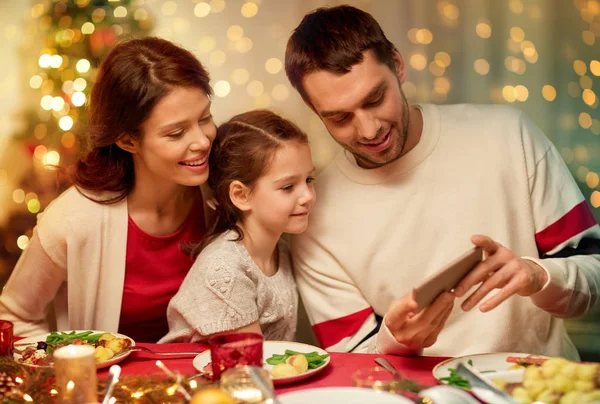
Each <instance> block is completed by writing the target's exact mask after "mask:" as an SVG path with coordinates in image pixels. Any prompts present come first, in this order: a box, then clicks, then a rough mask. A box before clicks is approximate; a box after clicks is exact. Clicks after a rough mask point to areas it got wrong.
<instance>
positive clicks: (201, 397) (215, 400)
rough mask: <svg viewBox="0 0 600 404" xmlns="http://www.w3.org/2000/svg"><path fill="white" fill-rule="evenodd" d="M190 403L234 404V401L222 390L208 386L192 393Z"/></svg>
mask: <svg viewBox="0 0 600 404" xmlns="http://www.w3.org/2000/svg"><path fill="white" fill-rule="evenodd" d="M190 404H235V401H233V399H232V398H231V397H230V396H229V394H227V393H225V392H224V391H223V390H221V389H217V388H214V387H209V388H206V389H203V390H200V391H199V392H197V393H196V394H194V395H193V396H192V400H191V401H190Z"/></svg>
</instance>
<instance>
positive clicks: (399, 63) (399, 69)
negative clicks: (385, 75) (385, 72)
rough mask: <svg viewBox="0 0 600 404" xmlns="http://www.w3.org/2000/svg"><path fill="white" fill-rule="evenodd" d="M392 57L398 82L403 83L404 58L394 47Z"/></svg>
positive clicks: (404, 77)
mask: <svg viewBox="0 0 600 404" xmlns="http://www.w3.org/2000/svg"><path fill="white" fill-rule="evenodd" d="M393 58H394V67H396V76H398V80H400V84H404V80H406V68H405V65H404V59H402V55H401V54H400V52H399V51H398V49H396V48H394V56H393Z"/></svg>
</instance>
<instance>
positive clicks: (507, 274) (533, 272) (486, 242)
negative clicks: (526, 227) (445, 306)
mask: <svg viewBox="0 0 600 404" xmlns="http://www.w3.org/2000/svg"><path fill="white" fill-rule="evenodd" d="M471 241H472V242H473V244H474V245H476V246H478V247H481V248H482V249H483V251H484V252H485V260H483V261H482V262H481V263H479V264H478V265H477V266H476V267H475V268H473V270H472V271H471V272H469V274H467V276H465V277H464V279H463V280H462V281H461V282H460V283H459V284H458V285H457V287H456V289H455V292H456V296H457V297H462V296H464V295H465V294H466V293H467V292H468V291H469V289H471V288H472V287H473V286H475V285H477V284H478V283H481V285H480V286H479V287H478V288H477V290H476V291H475V292H473V293H472V294H471V295H470V296H469V297H468V298H467V299H466V300H465V301H464V302H463V303H462V306H461V307H462V309H463V310H465V311H469V310H471V309H472V308H473V307H475V306H476V305H477V304H478V303H479V302H480V301H481V300H482V299H483V298H484V297H485V296H487V294H488V293H490V292H491V291H492V290H494V289H500V291H499V292H498V293H496V294H495V295H494V296H493V297H491V298H489V299H488V300H487V301H485V302H484V303H483V304H482V305H481V306H480V307H479V309H480V310H481V311H482V312H487V311H490V310H492V309H494V308H496V307H497V306H498V305H499V304H500V303H502V302H504V301H505V300H506V299H508V298H509V297H511V296H512V295H515V294H518V295H520V296H531V295H533V294H534V293H536V292H539V291H540V290H541V289H542V288H543V287H544V285H545V284H546V282H547V280H548V274H547V273H546V271H545V270H544V269H543V268H542V267H541V266H539V265H538V264H536V263H535V262H533V261H530V260H527V259H523V258H520V257H519V256H517V255H515V253H514V252H512V251H511V250H509V249H508V248H506V247H504V246H503V245H502V244H500V243H498V242H496V241H494V240H492V239H491V238H490V237H487V236H481V235H476V236H473V237H472V238H471Z"/></svg>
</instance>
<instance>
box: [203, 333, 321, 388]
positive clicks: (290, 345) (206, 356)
mask: <svg viewBox="0 0 600 404" xmlns="http://www.w3.org/2000/svg"><path fill="white" fill-rule="evenodd" d="M286 349H290V350H292V351H297V352H301V353H309V352H314V351H317V352H318V353H319V355H325V354H327V352H326V351H324V350H322V349H321V348H317V347H316V346H313V345H308V344H301V343H299V342H288V341H265V342H264V344H263V368H265V369H266V370H267V371H268V372H270V371H271V368H273V365H269V364H268V363H267V362H266V360H267V358H269V357H271V356H273V355H274V354H279V355H281V354H283V353H284V352H285V350H286ZM330 361H331V358H330V357H327V359H326V360H325V364H324V365H323V366H320V367H318V368H316V369H308V370H307V371H306V372H304V373H302V374H299V375H296V376H289V377H273V378H272V379H273V384H275V385H277V386H279V385H282V384H287V383H293V382H297V381H299V380H304V379H306V378H308V377H311V376H313V375H314V374H316V373H319V372H320V371H322V370H323V369H325V368H326V367H327V365H329V362H330ZM209 363H210V350H206V351H204V352H202V353H201V354H199V355H197V356H196V357H195V358H194V362H193V364H194V367H195V368H196V369H197V370H198V371H199V372H203V371H204V370H203V369H204V367H205V366H206V365H208V364H209Z"/></svg>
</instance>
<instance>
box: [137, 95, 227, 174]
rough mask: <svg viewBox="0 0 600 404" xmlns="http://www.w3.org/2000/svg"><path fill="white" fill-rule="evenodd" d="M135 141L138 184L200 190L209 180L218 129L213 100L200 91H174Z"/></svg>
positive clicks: (161, 102)
mask: <svg viewBox="0 0 600 404" xmlns="http://www.w3.org/2000/svg"><path fill="white" fill-rule="evenodd" d="M141 133H142V135H141V138H140V139H139V140H137V141H134V142H133V143H134V148H133V151H132V153H133V159H134V164H135V175H136V182H138V179H140V178H141V177H144V176H145V177H146V178H147V179H149V180H150V181H148V182H151V183H152V182H154V183H158V184H160V183H164V184H178V185H185V186H198V185H201V184H204V183H205V182H206V180H207V179H208V155H209V152H210V147H211V144H212V141H213V140H214V138H215V136H216V133H217V128H216V126H215V124H214V122H213V119H212V115H211V113H210V100H209V98H208V96H207V95H206V93H205V92H204V91H202V90H200V89H197V88H183V87H178V88H175V89H173V90H172V91H171V92H170V93H169V94H167V95H166V96H165V97H164V98H163V99H162V100H160V101H159V102H158V104H156V106H155V107H154V108H153V109H152V112H151V113H150V116H149V118H148V119H146V121H144V123H142V125H141Z"/></svg>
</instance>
